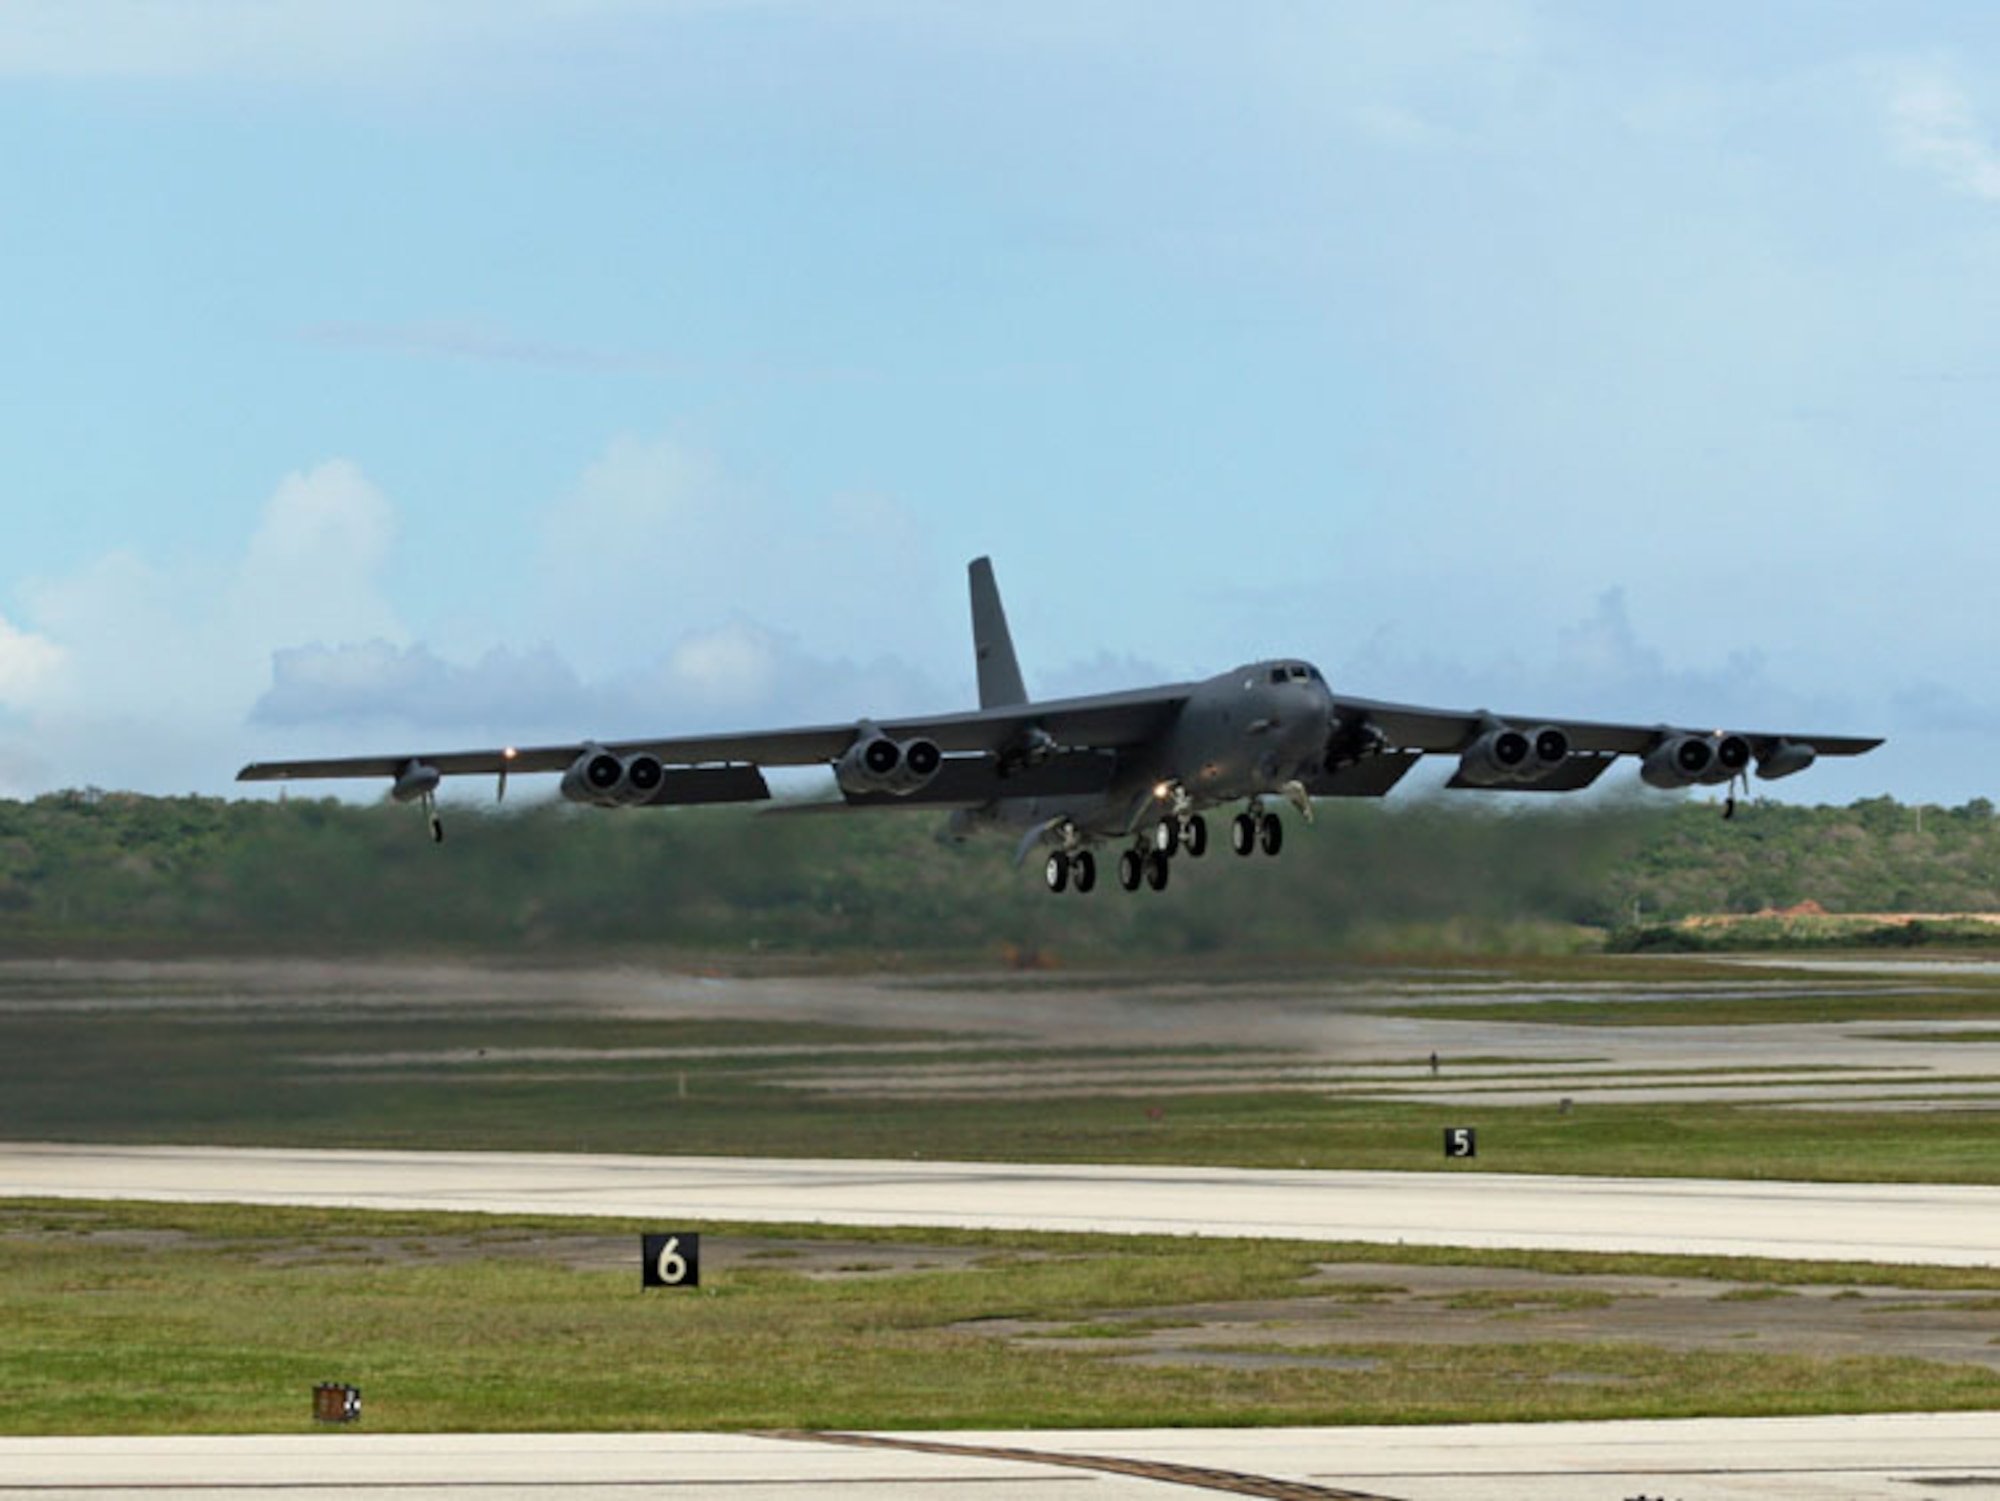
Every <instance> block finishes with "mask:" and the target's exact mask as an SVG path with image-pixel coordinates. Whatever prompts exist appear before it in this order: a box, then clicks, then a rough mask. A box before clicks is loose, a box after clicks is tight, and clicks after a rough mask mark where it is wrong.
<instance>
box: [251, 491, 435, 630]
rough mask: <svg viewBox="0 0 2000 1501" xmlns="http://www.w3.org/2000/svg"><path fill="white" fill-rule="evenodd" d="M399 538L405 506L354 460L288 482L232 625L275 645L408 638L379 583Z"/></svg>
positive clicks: (257, 545) (261, 536)
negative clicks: (398, 510)
mask: <svg viewBox="0 0 2000 1501" xmlns="http://www.w3.org/2000/svg"><path fill="white" fill-rule="evenodd" d="M395 539H396V514H395V508H394V507H393V506H392V505H390V503H389V499H388V497H387V496H385V495H384V494H383V493H382V492H381V491H380V490H378V489H377V488H376V487H375V486H374V485H373V484H371V483H370V482H369V481H368V478H367V476H365V475H364V474H362V472H361V470H360V469H359V468H358V467H357V466H356V465H354V464H353V463H351V462H348V461H347V460H344V459H335V460H332V461H330V462H328V463H324V464H321V465H319V466H318V467H317V468H314V469H310V470H306V471H304V472H301V473H295V474H289V475H287V476H286V477H285V479H284V480H283V482H282V483H280V484H279V486H278V488H277V491H276V493H275V494H273V495H272V497H271V499H270V501H269V502H268V503H267V504H266V505H265V507H264V514H263V517H262V519H261V521H260V522H259V524H258V527H257V531H256V533H255V534H254V535H253V536H252V537H251V539H250V544H249V547H248V549H247V551H246V552H245V554H244V558H243V562H242V565H241V567H240V569H239V570H238V573H237V577H236V585H235V591H234V598H233V599H232V600H231V602H230V608H231V613H232V614H233V615H234V617H235V619H234V620H233V621H232V622H231V623H232V625H234V626H235V627H236V628H238V629H240V630H242V631H243V632H244V633H245V634H247V635H250V636H260V635H261V636H262V637H263V639H265V640H267V641H268V640H272V639H275V640H280V641H312V640H327V641H352V640H365V639H368V638H370V637H374V636H400V635H401V634H402V631H401V629H400V627H399V626H398V624H397V619H396V613H395V610H394V609H393V607H392V606H391V605H390V604H389V601H388V599H387V598H386V596H385V595H384V594H383V593H382V591H381V588H380V586H379V579H380V575H381V571H382V567H383V565H384V563H385V562H386V561H387V560H388V556H389V550H390V548H391V547H392V546H393V544H394V542H395Z"/></svg>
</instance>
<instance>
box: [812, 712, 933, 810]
mask: <svg viewBox="0 0 2000 1501" xmlns="http://www.w3.org/2000/svg"><path fill="white" fill-rule="evenodd" d="M942 765H944V752H943V751H941V750H939V749H938V747H937V742H936V741H933V740H924V739H921V738H919V739H916V740H891V739H890V738H889V737H888V736H887V735H885V734H883V733H882V732H881V731H880V730H878V729H876V728H875V727H874V726H873V725H871V724H864V725H862V726H861V729H860V731H859V732H858V733H857V734H856V735H855V737H854V744H852V745H850V746H849V747H848V748H847V750H846V751H845V753H843V754H842V756H841V758H840V759H839V760H838V761H836V762H834V763H833V776H834V780H835V781H837V782H838V783H840V790H841V791H842V792H845V793H850V794H853V795H855V796H865V795H867V794H869V793H874V792H887V793H889V794H891V795H892V796H895V797H908V796H909V795H910V794H911V793H912V792H915V791H916V790H917V789H918V788H919V787H921V786H923V785H924V784H925V783H926V782H928V781H930V779H931V778H932V777H934V776H936V775H937V774H938V768H939V767H940V766H942Z"/></svg>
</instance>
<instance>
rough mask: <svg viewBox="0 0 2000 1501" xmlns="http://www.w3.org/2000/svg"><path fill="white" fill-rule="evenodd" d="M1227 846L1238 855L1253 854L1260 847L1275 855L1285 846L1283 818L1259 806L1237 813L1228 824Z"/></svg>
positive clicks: (1268, 853) (1265, 851)
mask: <svg viewBox="0 0 2000 1501" xmlns="http://www.w3.org/2000/svg"><path fill="white" fill-rule="evenodd" d="M1229 847H1230V848H1231V849H1233V850H1234V851H1236V853H1237V854H1239V855H1254V854H1256V853H1257V851H1258V849H1259V848H1260V847H1261V848H1262V849H1263V851H1264V853H1265V854H1266V855H1275V854H1277V853H1278V851H1279V850H1281V849H1283V848H1284V847H1285V823H1284V820H1283V819H1281V818H1279V817H1278V815H1277V814H1275V813H1266V812H1264V811H1263V810H1261V809H1259V808H1252V809H1251V810H1250V811H1249V812H1247V813H1239V814H1237V815H1236V817H1235V818H1234V819H1232V820H1231V821H1230V824H1229Z"/></svg>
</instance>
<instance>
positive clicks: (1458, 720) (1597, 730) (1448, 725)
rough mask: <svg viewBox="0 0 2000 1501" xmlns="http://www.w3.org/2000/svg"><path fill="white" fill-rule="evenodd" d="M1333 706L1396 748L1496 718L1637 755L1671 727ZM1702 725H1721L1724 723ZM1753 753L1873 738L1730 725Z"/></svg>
mask: <svg viewBox="0 0 2000 1501" xmlns="http://www.w3.org/2000/svg"><path fill="white" fill-rule="evenodd" d="M1334 712H1335V713H1336V714H1337V715H1338V716H1339V717H1340V719H1341V720H1342V721H1343V722H1345V723H1347V724H1351V725H1352V724H1363V723H1365V724H1368V725H1372V726H1373V727H1374V728H1375V729H1377V730H1379V731H1381V732H1382V736H1383V738H1384V739H1386V740H1387V741H1388V743H1389V744H1390V745H1391V746H1392V747H1394V748H1396V749H1398V750H1414V751H1424V752H1427V753H1433V752H1441V751H1460V750H1463V749H1465V747H1466V746H1467V745H1469V744H1471V742H1472V741H1473V740H1474V739H1476V738H1477V737H1478V735H1479V734H1480V732H1481V731H1482V730H1483V729H1484V728H1485V727H1486V726H1488V725H1490V724H1492V723H1494V722H1495V721H1498V722H1500V723H1502V724H1512V725H1553V726H1555V727H1556V728H1557V729H1560V730H1562V731H1564V732H1565V733H1567V734H1568V736H1569V744H1570V749H1571V750H1572V751H1573V752H1592V753H1597V754H1609V755H1623V756H1642V755H1644V754H1645V753H1646V752H1647V751H1649V750H1651V749H1652V748H1653V746H1654V745H1655V744H1657V743H1658V741H1659V738H1660V736H1661V734H1662V733H1671V732H1672V731H1671V729H1670V727H1669V726H1666V725H1663V724H1658V723H1654V724H1606V723H1601V722H1598V721H1594V720H1587V719H1564V718H1562V717H1561V716H1559V715H1546V714H1495V713H1492V712H1489V711H1488V710H1485V709H1429V708H1424V707H1422V706H1420V705H1417V704H1394V703H1387V702H1384V701H1383V700H1380V699H1372V698H1347V697H1343V696H1338V695H1337V696H1336V697H1335V699H1334ZM1702 728H1704V729H1707V728H1718V729H1726V728H1727V727H1726V726H1721V727H1711V726H1703V727H1702ZM1730 733H1734V734H1739V735H1742V736H1743V738H1744V739H1746V740H1748V741H1749V742H1750V743H1751V745H1752V746H1754V747H1755V748H1756V750H1757V751H1758V753H1759V754H1762V753H1763V752H1765V751H1766V750H1768V749H1770V748H1771V747H1773V746H1776V745H1778V744H1780V743H1783V742H1787V741H1789V742H1791V743H1794V744H1805V745H1810V746H1811V747H1812V748H1813V749H1814V750H1816V751H1818V752H1819V754H1821V755H1822V756H1859V755H1862V754H1864V753H1865V752H1867V751H1871V750H1873V749H1875V747H1876V746H1878V745H1880V744H1881V743H1882V742H1881V740H1879V739H1873V740H1867V739H1860V738H1857V737H1855V736H1852V735H1803V734H1796V733H1789V732H1788V733H1782V734H1781V733H1778V732H1776V731H1771V730H1734V731H1730Z"/></svg>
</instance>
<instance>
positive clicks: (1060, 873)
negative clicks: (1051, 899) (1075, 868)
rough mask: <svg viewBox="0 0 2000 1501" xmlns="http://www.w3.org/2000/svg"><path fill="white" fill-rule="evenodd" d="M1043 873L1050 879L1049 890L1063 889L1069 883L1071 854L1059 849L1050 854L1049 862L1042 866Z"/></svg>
mask: <svg viewBox="0 0 2000 1501" xmlns="http://www.w3.org/2000/svg"><path fill="white" fill-rule="evenodd" d="M1042 874H1043V875H1044V876H1045V877H1046V878H1047V880H1048V883H1049V890H1051V891H1061V890H1063V889H1064V888H1065V887H1067V886H1068V885H1069V856H1068V855H1066V854H1064V853H1063V852H1062V851H1061V850H1057V851H1056V852H1055V853H1054V854H1053V855H1050V856H1049V863H1048V864H1047V865H1045V866H1043V867H1042Z"/></svg>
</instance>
